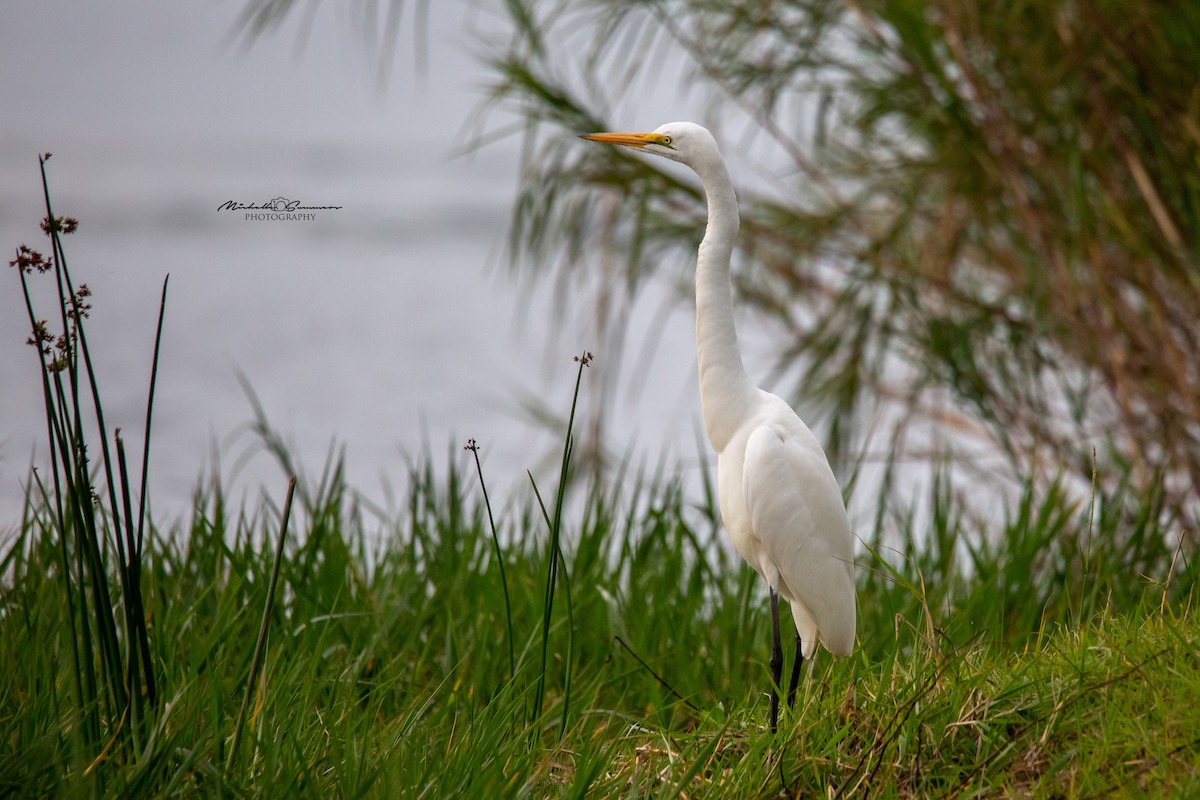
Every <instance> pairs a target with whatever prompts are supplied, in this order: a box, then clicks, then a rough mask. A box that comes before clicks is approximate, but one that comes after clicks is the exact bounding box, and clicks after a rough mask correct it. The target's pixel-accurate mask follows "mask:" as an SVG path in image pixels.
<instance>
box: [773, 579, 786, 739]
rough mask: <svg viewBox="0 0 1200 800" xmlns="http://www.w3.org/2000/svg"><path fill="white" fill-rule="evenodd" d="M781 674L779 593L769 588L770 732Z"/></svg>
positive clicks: (776, 715) (775, 723) (776, 712)
mask: <svg viewBox="0 0 1200 800" xmlns="http://www.w3.org/2000/svg"><path fill="white" fill-rule="evenodd" d="M782 675H783V645H782V644H781V643H780V641H779V595H778V594H777V593H776V592H775V590H774V589H772V590H771V733H775V731H776V729H778V727H779V679H780V678H781V677H782Z"/></svg>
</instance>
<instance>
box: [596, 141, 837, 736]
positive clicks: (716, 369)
mask: <svg viewBox="0 0 1200 800" xmlns="http://www.w3.org/2000/svg"><path fill="white" fill-rule="evenodd" d="M583 138H584V139H588V140H590V141H593V142H602V143H606V144H615V145H623V146H625V147H631V148H634V149H636V150H639V151H640V152H643V153H650V154H652V155H656V156H662V157H663V158H669V159H671V160H672V161H678V162H680V163H682V164H685V165H687V166H688V167H691V168H692V170H694V171H695V173H696V174H697V175H698V176H699V177H700V182H701V184H703V186H704V194H705V196H706V197H707V200H708V226H707V227H706V229H705V231H704V239H703V240H702V241H701V242H700V252H699V255H698V257H697V259H696V351H697V358H698V361H699V367H700V402H701V405H702V407H703V413H704V427H705V428H706V430H707V432H708V439H709V441H710V442H712V446H713V449H714V450H716V452H717V490H718V495H719V499H720V507H721V517H722V518H723V519H724V521H725V527H726V528H727V529H728V531H729V536H730V538H731V539H732V540H733V546H734V547H735V548H736V549H737V551H738V553H739V554H740V555H741V556H742V558H744V559H745V560H746V562H747V563H749V564H750V566H751V567H753V568H754V569H755V570H756V571H757V572H758V574H759V575H761V576H762V577H763V578H764V579H766V582H767V585H768V586H769V587H770V594H771V632H772V643H771V661H770V664H771V681H772V683H771V711H770V725H771V731H772V733H773V732H774V731H775V730H776V726H777V724H778V718H779V695H778V687H779V686H780V685H781V684H780V682H779V681H780V676H781V671H782V669H783V648H782V646H781V644H780V640H779V596H780V595H782V596H783V598H784V599H785V600H786V601H787V602H788V603H789V604H790V605H791V608H792V619H793V620H794V621H795V623H796V657H795V660H794V661H793V664H792V675H791V680H790V682H789V686H788V705H789V707H790V706H791V705H792V704H793V703H794V702H795V696H796V687H797V684H798V682H799V678H800V665H801V664H802V663H803V661H804V658H805V656H808V657H810V658H811V657H812V654H813V651H814V649H815V648H816V645H817V642H821V643H822V644H824V645H825V647H826V648H827V649H828V650H829V651H830V652H831V653H833V654H834V655H838V656H842V655H848V654H849V653H850V651H851V650H852V649H853V648H854V624H855V620H854V613H855V597H854V563H853V555H852V553H851V545H852V543H851V534H850V523H849V520H848V519H847V517H846V506H845V504H844V503H843V501H842V493H841V490H840V489H839V488H838V484H837V479H836V478H835V477H834V475H833V470H832V468H830V466H829V460H828V459H827V458H826V457H825V453H824V451H823V450H822V449H821V445H820V443H819V442H818V441H817V438H816V437H815V436H814V435H813V433H812V431H811V430H809V428H808V426H807V425H805V424H804V423H803V422H802V421H801V420H800V418H799V417H798V416H797V415H796V413H795V412H794V411H792V409H791V408H790V407H789V406H788V404H787V403H786V402H784V401H783V400H782V399H780V398H779V397H777V396H775V395H773V394H771V393H769V392H765V391H763V390H761V389H759V388H757V387H755V386H754V384H753V383H751V381H750V377H749V376H748V375H747V374H746V368H745V366H743V364H742V357H741V353H740V352H739V351H738V342H737V333H736V331H735V330H734V324H733V290H732V287H731V286H730V281H729V261H730V256H731V255H732V253H733V243H734V239H736V238H737V232H738V226H739V224H740V220H739V216H738V206H737V198H736V197H735V196H734V192H733V184H732V182H731V181H730V180H729V172H728V170H727V169H726V168H725V162H724V160H722V158H721V153H720V150H719V149H718V148H717V142H716V140H715V139H714V138H713V136H712V134H711V133H709V132H708V130H706V129H705V128H703V127H701V126H699V125H696V124H694V123H691V122H672V123H670V124H668V125H663V126H662V127H661V128H658V129H657V130H655V131H653V132H652V133H593V134H588V135H585V136H584V137H583Z"/></svg>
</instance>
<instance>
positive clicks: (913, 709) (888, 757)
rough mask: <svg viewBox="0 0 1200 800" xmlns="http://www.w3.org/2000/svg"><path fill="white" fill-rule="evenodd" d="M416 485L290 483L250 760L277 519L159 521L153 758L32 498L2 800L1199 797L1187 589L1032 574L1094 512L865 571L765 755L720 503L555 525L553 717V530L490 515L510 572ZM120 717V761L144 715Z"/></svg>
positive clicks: (756, 635) (759, 608) (625, 508)
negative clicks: (832, 646)
mask: <svg viewBox="0 0 1200 800" xmlns="http://www.w3.org/2000/svg"><path fill="white" fill-rule="evenodd" d="M412 477H413V489H412V493H411V495H410V497H409V504H408V512H407V514H405V515H404V516H403V517H402V518H399V519H379V518H373V517H370V516H368V515H366V514H365V513H364V512H363V511H362V509H361V507H360V506H358V505H356V503H355V502H354V497H353V494H352V493H351V492H350V491H349V489H348V488H347V487H346V486H345V485H344V484H343V483H342V481H341V480H340V472H339V471H338V470H336V469H335V470H333V471H331V472H330V473H328V474H327V476H326V478H325V480H324V481H323V482H322V485H321V486H315V487H306V490H305V491H302V492H301V493H300V496H301V497H302V498H303V500H302V502H299V504H300V505H301V506H302V507H301V508H299V509H298V511H297V513H296V514H295V516H294V518H293V526H292V530H293V533H292V534H291V535H290V537H289V538H288V540H287V542H286V544H285V558H284V559H283V561H282V564H281V574H280V581H279V590H278V592H277V595H276V598H275V601H274V603H273V605H272V610H271V627H270V631H269V635H268V638H267V643H266V656H265V660H264V662H263V665H262V667H261V670H260V672H259V675H258V681H257V686H256V688H255V689H254V691H253V696H252V698H251V702H250V704H249V713H248V715H247V718H246V723H245V734H244V736H243V743H242V746H241V748H240V752H238V753H237V754H234V755H233V756H231V752H230V747H231V741H230V740H231V736H232V731H233V730H234V727H235V725H236V720H237V718H238V714H239V710H240V705H241V701H242V698H243V696H244V693H245V688H246V679H247V673H248V671H249V669H250V666H251V656H252V653H253V650H254V643H255V639H256V637H257V634H258V630H259V624H260V614H261V610H262V609H263V607H264V605H265V603H266V594H267V587H268V585H269V582H270V574H271V571H272V566H273V564H272V562H273V558H272V555H273V553H272V551H273V549H274V542H275V537H276V535H277V531H278V526H279V519H278V516H279V511H278V509H276V508H273V507H271V506H269V505H267V504H264V505H263V506H262V507H260V508H258V509H251V510H244V509H230V508H228V507H227V506H225V505H224V503H223V500H222V495H221V491H220V487H218V486H211V485H210V486H207V487H205V488H204V489H203V490H202V491H201V492H199V493H198V494H197V497H196V504H195V510H194V515H193V518H192V522H191V524H190V526H189V528H188V530H186V531H175V532H165V531H164V532H158V531H154V532H152V534H151V536H150V537H149V539H148V540H147V542H146V552H145V554H144V563H145V569H144V572H143V574H142V581H143V597H144V603H145V607H146V615H147V616H146V618H147V621H148V629H149V632H150V642H151V644H152V661H153V664H154V665H155V670H156V672H157V675H158V682H159V689H158V691H159V693H160V694H161V696H162V698H163V702H162V704H161V708H160V710H159V711H158V712H157V714H156V715H154V716H153V719H152V721H151V722H150V723H149V724H148V725H147V731H148V735H147V736H145V737H143V739H142V741H140V742H139V746H138V747H137V748H134V747H131V746H123V747H118V746H115V745H114V746H113V747H111V748H108V749H107V750H106V751H104V752H101V753H95V752H88V751H87V750H86V747H85V744H84V742H85V739H84V737H83V736H82V734H81V733H80V726H81V719H82V718H83V716H84V713H83V712H84V711H85V710H82V709H79V708H77V707H76V706H75V704H74V699H73V697H72V693H71V691H70V688H69V682H70V678H69V676H70V668H69V666H68V664H67V662H68V660H69V656H68V655H67V653H68V650H69V648H68V645H67V641H68V637H69V635H70V633H69V629H70V620H69V619H68V610H67V606H66V603H65V602H64V595H63V591H62V588H61V575H60V571H61V570H60V564H61V557H60V555H59V549H60V546H59V543H58V537H57V533H56V531H55V530H54V526H53V525H52V524H50V516H49V515H48V514H47V513H46V510H45V509H38V508H36V507H31V513H30V516H29V518H28V519H26V520H25V521H24V522H23V523H22V526H21V529H20V535H19V537H18V538H17V539H16V541H14V542H12V543H11V544H10V545H9V546H8V548H7V550H6V552H5V558H4V563H3V568H4V576H5V581H4V587H5V588H4V590H3V596H2V605H0V638H2V640H3V641H4V643H5V646H4V648H3V651H2V655H0V659H3V662H4V663H3V664H2V665H0V675H2V676H4V677H3V678H2V679H0V719H2V720H3V722H2V727H3V730H4V737H3V752H2V753H0V793H4V792H9V791H11V792H15V793H17V794H19V795H22V796H45V797H53V796H61V795H63V794H70V795H75V794H92V793H96V794H99V795H101V796H113V797H116V796H121V797H151V796H162V795H171V796H174V795H184V796H263V797H280V796H312V797H416V796H426V797H463V796H485V795H491V796H496V797H521V796H532V797H540V796H546V795H552V796H556V795H559V794H568V795H572V796H584V795H585V794H586V795H587V796H634V797H637V796H653V797H659V796H663V797H667V796H670V797H674V796H693V797H695V796H704V797H747V796H767V795H773V794H775V793H776V792H778V791H780V790H781V789H782V788H783V787H784V786H785V785H786V786H787V787H789V789H790V790H792V791H796V792H798V793H799V794H801V795H805V796H808V795H813V794H818V793H819V794H825V793H826V791H827V790H831V789H832V790H835V791H841V792H844V793H847V794H852V795H879V796H893V795H900V796H905V795H917V796H925V795H941V794H954V793H956V792H958V791H960V790H964V789H965V790H969V791H971V792H976V791H979V792H983V793H985V794H991V793H998V792H1003V791H1007V792H1012V793H1016V794H1023V793H1026V792H1033V793H1036V794H1043V793H1044V794H1047V795H1053V794H1056V793H1060V792H1062V793H1065V794H1067V795H1069V796H1092V795H1102V794H1106V793H1108V792H1110V791H1112V790H1122V791H1133V790H1135V789H1137V787H1155V788H1156V789H1165V790H1169V791H1168V793H1171V794H1176V795H1177V796H1187V795H1188V794H1189V793H1191V792H1195V791H1197V790H1200V764H1198V763H1197V756H1196V750H1197V747H1198V746H1200V742H1198V739H1200V722H1197V720H1196V716H1195V713H1194V709H1195V708H1197V707H1200V659H1198V658H1197V650H1198V646H1200V623H1198V622H1197V620H1196V616H1195V614H1194V613H1193V612H1192V611H1191V608H1190V606H1191V599H1192V597H1193V596H1194V593H1193V591H1192V589H1191V586H1190V584H1188V581H1189V580H1192V579H1193V578H1194V576H1193V577H1189V573H1187V572H1186V571H1185V570H1181V569H1180V568H1179V566H1177V568H1176V573H1175V574H1174V576H1173V578H1172V581H1171V584H1170V585H1164V583H1162V582H1159V583H1155V582H1154V581H1153V580H1152V579H1151V578H1150V577H1148V576H1146V575H1139V574H1138V571H1137V570H1135V569H1122V568H1121V564H1120V562H1118V561H1116V560H1113V561H1112V562H1111V563H1107V564H1104V562H1103V561H1102V560H1101V559H1098V561H1100V563H1102V564H1104V566H1103V569H1104V571H1099V570H1093V571H1092V572H1091V573H1090V574H1089V576H1088V579H1087V583H1086V584H1083V583H1082V582H1081V583H1080V584H1079V585H1077V586H1076V587H1074V588H1071V586H1070V585H1069V583H1070V577H1069V576H1068V575H1066V574H1065V573H1066V568H1067V567H1068V566H1069V565H1068V564H1066V563H1055V560H1056V558H1058V557H1059V556H1056V555H1055V554H1054V553H1053V552H1052V551H1051V550H1050V549H1049V548H1047V547H1046V546H1045V545H1044V544H1043V546H1042V547H1039V550H1038V552H1039V553H1047V554H1048V557H1047V558H1045V559H1044V560H1043V561H1041V562H1038V560H1037V559H1035V560H1034V562H1033V563H1025V564H1020V565H1019V564H1014V563H1012V561H1013V560H1015V559H1024V558H1025V555H1024V553H1023V548H1025V547H1027V544H1026V539H1028V538H1029V537H1034V538H1036V537H1041V536H1044V537H1046V538H1050V537H1051V536H1054V537H1060V538H1062V539H1066V540H1068V541H1069V540H1070V538H1071V537H1072V536H1079V535H1081V534H1082V533H1087V527H1086V526H1087V522H1088V520H1087V517H1088V514H1087V513H1086V509H1082V510H1078V513H1077V514H1076V515H1075V516H1074V517H1071V516H1068V517H1067V518H1066V521H1065V524H1064V527H1062V528H1059V529H1057V530H1043V529H1038V528H1036V524H1037V522H1038V520H1042V519H1054V518H1056V514H1055V513H1053V512H1050V511H1048V510H1047V509H1045V508H1044V507H1043V508H1041V509H1040V510H1039V513H1038V514H1037V515H1036V517H1037V518H1036V519H1035V520H1033V521H1032V523H1030V524H1032V525H1034V526H1035V527H1033V528H1026V527H1017V526H1014V527H1011V528H1010V529H1009V530H1008V531H1007V532H1006V535H1007V538H1006V539H1003V540H1000V541H997V543H996V544H995V545H994V546H993V548H991V550H990V558H989V560H986V561H985V560H983V556H982V555H981V556H979V557H978V558H977V559H976V560H975V561H974V562H973V563H972V564H971V566H970V569H969V571H968V570H966V569H965V568H964V567H965V565H962V566H952V567H951V568H950V569H948V570H939V568H938V566H937V562H938V561H939V560H940V559H941V558H942V557H941V555H940V554H938V553H937V552H934V550H935V548H933V547H923V546H920V545H918V543H919V542H923V541H928V540H930V537H928V535H927V534H928V532H927V531H908V534H909V535H910V536H911V538H910V540H909V546H910V552H909V553H907V554H901V553H898V552H896V551H893V550H886V551H880V552H879V554H878V555H872V554H870V553H869V552H864V553H863V554H862V558H861V559H860V563H861V565H862V568H861V569H860V570H859V578H860V606H861V608H862V614H861V620H860V646H859V648H858V650H857V651H856V652H855V654H854V655H853V656H851V657H849V658H846V659H841V660H838V661H833V660H831V659H830V658H829V657H828V656H827V655H822V656H820V657H818V659H817V660H816V663H815V666H814V668H813V669H812V671H811V674H810V677H809V680H808V681H806V683H805V684H804V688H803V690H802V696H801V699H800V701H799V702H798V709H797V712H796V713H795V714H794V715H792V716H789V717H786V718H785V721H784V724H783V727H782V728H781V731H780V734H779V735H778V736H776V737H774V738H772V737H771V736H769V735H767V734H766V732H765V719H766V702H765V698H764V696H763V694H762V691H763V689H764V688H765V681H766V680H767V667H766V663H765V662H766V655H767V650H768V643H767V633H768V628H769V626H768V625H767V624H766V622H767V614H766V609H765V592H764V591H763V587H762V586H761V585H760V584H759V582H758V580H757V578H756V576H754V575H752V574H751V573H750V572H749V570H748V569H747V568H746V567H744V566H743V565H741V564H740V563H738V562H737V561H736V560H735V559H734V558H733V557H730V556H729V555H728V554H727V550H726V549H725V548H723V547H722V546H720V545H719V544H718V543H717V541H716V539H717V537H719V536H720V535H721V534H720V532H719V531H718V529H717V526H716V525H715V523H714V520H713V518H712V515H711V513H706V512H705V511H704V510H702V509H696V508H689V507H687V506H686V505H685V504H684V503H683V501H682V500H681V497H680V494H679V492H677V491H675V490H674V489H673V488H672V487H670V486H669V485H667V486H664V485H655V484H653V483H652V482H648V481H644V480H643V481H637V480H633V479H630V480H627V481H624V482H623V486H625V487H626V488H623V489H620V490H613V491H607V492H606V491H600V490H598V489H594V490H592V491H591V493H590V496H589V498H588V499H587V501H586V503H585V504H584V506H585V509H586V510H585V511H584V512H583V513H582V514H581V515H580V517H579V518H577V519H573V520H569V521H567V522H566V524H565V525H564V531H563V534H564V535H563V556H564V558H563V561H562V562H561V565H560V572H559V576H558V581H559V583H558V590H557V592H556V596H555V597H554V598H553V609H552V615H551V617H550V629H549V638H548V639H547V643H548V648H547V652H548V659H547V667H546V676H545V686H544V702H542V703H541V704H540V705H541V710H540V712H539V711H537V710H536V709H537V706H538V705H539V703H538V702H537V694H538V686H539V678H540V676H541V669H540V664H541V660H540V653H541V644H542V632H543V622H544V610H545V601H546V583H547V562H548V542H549V531H548V528H547V526H546V524H545V521H544V520H543V519H542V518H541V517H542V515H541V512H540V510H535V508H536V506H535V505H533V504H526V505H525V506H524V507H523V509H522V508H520V507H518V508H514V509H513V510H511V511H510V512H507V513H505V514H502V515H501V521H500V526H501V531H500V534H501V536H500V538H501V541H502V542H504V546H503V549H502V558H503V565H504V567H505V574H504V579H503V580H502V579H501V574H500V569H499V568H500V565H501V561H500V560H498V559H497V557H496V555H495V553H496V550H495V543H494V542H493V539H492V535H491V530H490V527H489V525H488V522H487V514H486V512H485V509H484V507H483V504H482V500H481V495H480V491H479V485H478V482H477V478H476V476H475V475H470V474H469V479H468V476H465V475H463V474H460V472H457V471H451V472H450V473H449V474H446V475H442V476H437V477H435V476H433V475H431V474H429V473H428V472H425V473H417V474H414V475H413V476H412ZM628 487H641V488H640V489H632V488H628ZM579 491H585V490H583V489H580V490H579ZM31 505H32V503H31ZM1022 524H1024V523H1022ZM1093 524H1094V522H1093ZM1127 530H1128V529H1127V528H1126V527H1125V526H1124V525H1119V526H1118V525H1116V524H1115V523H1114V527H1113V528H1111V529H1110V530H1107V531H1106V530H1103V529H1098V530H1093V531H1092V532H1091V534H1092V537H1093V538H1092V541H1093V543H1094V546H1095V547H1096V548H1097V549H1102V548H1104V547H1116V542H1117V538H1118V537H1119V536H1124V535H1125V534H1126V533H1127ZM1154 533H1155V534H1156V535H1159V534H1161V533H1162V532H1161V531H1154ZM1101 537H1103V538H1101ZM934 541H936V538H935V539H934ZM943 544H946V543H943ZM962 545H963V542H962V541H959V542H957V543H956V544H955V545H954V546H955V547H956V548H960V547H962ZM1060 549H1066V548H1060ZM110 555H111V554H110ZM950 561H951V562H953V563H954V564H955V565H958V564H959V560H958V559H951V560H950ZM947 563H950V562H947ZM922 584H923V585H924V590H922V588H921V587H922ZM506 588H507V591H508V594H509V597H508V601H509V606H510V607H511V615H512V620H511V626H512V631H513V638H512V639H511V640H510V639H509V633H508V631H509V627H508V620H507V617H506V611H505V608H506V599H505V589H506ZM935 591H936V596H933V595H934V594H935ZM1070 592H1077V593H1078V592H1087V594H1086V595H1084V594H1076V596H1071V595H1070ZM1088 596H1090V597H1092V598H1093V599H1092V600H1090V601H1089V600H1087V597H1088ZM510 646H511V647H512V648H513V662H515V675H510V656H509V648H510ZM785 674H786V673H785ZM101 724H102V725H103V727H104V730H105V732H106V733H105V736H106V740H108V741H111V742H114V743H115V742H116V741H117V740H118V737H117V736H116V729H117V728H118V727H119V726H121V725H123V724H127V720H122V719H114V718H109V717H106V718H104V719H102V720H101Z"/></svg>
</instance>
